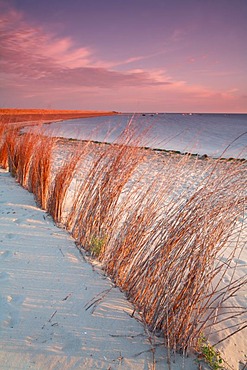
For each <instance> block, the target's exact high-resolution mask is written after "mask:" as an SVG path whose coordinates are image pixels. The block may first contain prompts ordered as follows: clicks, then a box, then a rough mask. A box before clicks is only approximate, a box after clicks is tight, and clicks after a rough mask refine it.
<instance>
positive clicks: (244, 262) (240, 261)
mask: <svg viewBox="0 0 247 370" xmlns="http://www.w3.org/2000/svg"><path fill="white" fill-rule="evenodd" d="M233 261H234V262H235V263H236V264H238V265H246V261H243V260H240V259H238V258H234V260H233Z"/></svg>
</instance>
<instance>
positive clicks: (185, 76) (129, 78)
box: [0, 0, 247, 113]
mask: <svg viewBox="0 0 247 370" xmlns="http://www.w3.org/2000/svg"><path fill="white" fill-rule="evenodd" d="M246 44H247V1H246V0H70V1H68V0H42V1H35V0H6V1H5V0H0V107H6V108H8V107H13V108H48V109H82V110H84V109H85V110H115V111H118V112H209V113H214V112H218V113H220V112H224V113H247V47H246Z"/></svg>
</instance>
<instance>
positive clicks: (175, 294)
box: [0, 128, 246, 350]
mask: <svg viewBox="0 0 247 370" xmlns="http://www.w3.org/2000/svg"><path fill="white" fill-rule="evenodd" d="M141 139H142V138H139V139H138V138H137V136H136V134H135V133H134V132H132V131H131V129H130V128H128V129H127V130H126V131H125V132H124V133H123V134H122V135H121V136H120V137H119V138H118V141H117V142H116V143H114V144H111V145H105V144H93V143H87V144H86V143H84V144H83V145H79V144H78V143H77V144H75V146H74V148H75V152H74V153H72V154H71V156H69V157H68V158H66V160H65V161H64V162H63V164H62V166H61V167H60V168H57V169H56V170H55V167H54V163H53V161H54V148H58V145H59V144H58V143H59V142H57V141H56V140H55V139H52V138H45V137H44V136H43V135H41V134H40V133H39V134H37V135H34V134H28V133H26V134H24V135H21V136H20V135H17V134H15V135H3V134H1V131H0V142H1V147H0V150H1V151H0V154H1V155H2V157H3V159H0V160H1V161H2V162H4V160H5V159H4V158H5V157H4V156H5V154H4V153H5V152H4V149H1V148H4V145H5V144H6V145H7V148H8V158H9V167H10V169H11V170H12V172H13V173H15V174H16V177H17V179H18V181H20V182H21V183H22V184H23V186H25V187H27V188H28V190H29V191H32V192H33V193H34V194H35V197H36V200H37V202H38V203H39V204H40V205H41V207H43V208H44V209H47V210H48V211H49V212H50V213H51V214H52V216H53V218H54V220H55V221H56V222H59V223H61V222H62V223H64V224H65V226H66V227H67V229H68V230H69V231H70V232H71V233H72V235H73V236H74V238H75V239H76V240H77V241H78V243H79V244H80V245H81V246H82V247H84V248H85V249H87V250H89V251H91V253H92V254H93V255H96V256H98V257H99V258H100V259H101V261H102V263H103V266H104V268H105V270H106V271H107V273H108V274H109V275H110V276H111V277H112V279H114V280H115V282H116V283H117V284H118V285H119V286H120V287H121V289H123V290H124V291H125V292H126V293H127V295H128V297H129V299H130V300H131V301H132V302H133V303H134V305H135V307H136V308H138V310H139V311H140V313H141V315H142V318H143V321H144V322H145V323H146V324H147V325H148V327H149V329H150V330H151V331H153V332H159V333H162V335H163V336H164V338H165V340H166V344H167V346H168V347H169V348H172V349H174V350H181V349H182V350H186V349H187V348H188V347H196V346H197V343H198V340H199V338H200V336H201V333H202V332H206V333H207V332H209V331H210V329H211V330H213V327H214V326H216V325H217V324H218V323H219V322H222V321H223V320H225V322H226V323H227V320H228V319H229V318H230V319H231V320H232V319H236V323H237V324H238V325H239V323H241V315H243V314H245V313H246V309H244V308H241V307H232V306H231V305H228V303H227V302H228V301H229V299H230V298H231V297H232V296H233V295H234V294H236V292H237V291H238V290H239V289H241V287H242V286H243V284H245V283H246V276H245V277H243V278H241V279H236V278H235V275H234V273H235V271H236V268H237V266H236V264H234V257H235V256H236V255H237V254H238V253H239V250H240V249H241V247H242V245H241V243H240V239H239V238H238V236H239V235H240V234H239V233H240V231H242V229H243V228H244V227H246V226H245V225H246V224H244V219H245V216H244V215H245V210H246V208H245V207H246V206H245V197H246V194H245V193H244V191H245V183H246V177H245V176H246V175H245V173H246V163H245V162H237V161H236V162H222V161H213V160H212V161H210V160H208V161H205V162H202V161H199V160H195V159H192V158H190V157H189V156H172V155H166V156H164V155H163V154H159V155H158V154H155V153H154V152H152V151H149V150H144V149H142V148H139V147H138V143H139V142H140V141H139V140H141ZM141 141H142V140H141ZM2 162H1V163H2ZM54 171H55V173H53V172H54ZM192 173H194V177H195V178H196V182H193V181H192V177H193V176H192ZM75 178H77V179H79V180H80V185H79V186H77V187H75V186H74V187H73V186H72V185H73V181H74V179H75ZM68 193H70V194H71V193H73V195H72V198H73V202H72V205H71V206H70V209H69V214H68V217H67V219H66V220H64V219H63V217H62V214H63V212H64V210H65V208H66V207H67V208H68V203H66V202H67V201H68ZM240 218H241V219H242V220H243V221H242V222H241V221H240ZM233 240H234V241H233ZM229 251H230V252H229ZM226 252H227V253H228V254H227V258H223V256H225V255H226ZM227 274H228V275H231V278H230V280H229V282H228V283H225V282H224V277H225V276H226V275H227ZM230 306H231V307H230ZM224 307H228V308H229V309H227V310H225V311H223V308H224ZM235 329H236V330H238V328H237V327H236V328H235V327H234V326H233V332H234V331H235Z"/></svg>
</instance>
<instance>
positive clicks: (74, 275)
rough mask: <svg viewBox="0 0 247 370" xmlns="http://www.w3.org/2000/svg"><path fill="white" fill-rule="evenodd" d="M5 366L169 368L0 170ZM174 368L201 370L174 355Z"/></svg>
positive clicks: (116, 299)
mask: <svg viewBox="0 0 247 370" xmlns="http://www.w3.org/2000/svg"><path fill="white" fill-rule="evenodd" d="M0 285H1V291H0V343H1V344H0V368H1V370H7V369H8V370H10V369H11V370H15V369H16V370H17V369H18V370H24V369H35V370H38V369H39V370H41V369H42V370H43V369H44V370H48V369H61V370H62V369H63V370H66V369H133V370H134V369H135V370H136V369H169V367H168V364H167V354H166V349H165V347H164V346H163V345H161V343H162V340H161V339H158V338H154V337H152V336H151V335H150V334H149V333H148V332H147V331H146V330H145V328H144V326H143V324H141V323H140V322H139V321H138V320H137V319H135V318H132V317H131V315H132V313H133V307H132V305H131V304H130V303H129V302H128V301H127V299H126V298H125V296H124V294H123V293H121V292H120V291H119V289H118V288H116V287H115V286H114V285H113V283H112V282H111V281H110V280H109V279H108V278H107V277H106V276H105V275H104V274H103V272H102V271H101V270H100V268H98V267H97V265H92V264H90V263H89V262H88V261H86V260H85V259H84V258H83V255H82V254H81V253H80V252H79V250H78V249H77V248H76V246H75V244H74V241H73V239H72V238H71V237H70V236H69V235H68V233H66V232H65V231H64V230H62V229H59V228H57V227H56V226H55V225H54V223H53V221H52V219H51V217H50V216H48V215H47V213H45V212H44V211H42V210H41V209H39V208H38V207H37V206H36V204H35V201H34V199H33V195H32V194H30V193H28V192H27V191H26V190H24V189H23V188H22V187H21V186H20V185H19V184H17V183H16V181H15V180H14V178H12V177H11V176H10V174H9V173H7V172H6V171H4V170H1V171H0ZM175 360H176V362H175V363H173V362H172V364H171V367H170V368H171V369H174V370H179V369H187V370H193V369H197V368H198V367H197V364H196V363H195V362H194V359H193V358H192V357H190V358H185V359H184V358H182V357H181V356H179V355H176V359H175Z"/></svg>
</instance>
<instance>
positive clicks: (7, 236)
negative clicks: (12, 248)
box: [5, 233, 16, 239]
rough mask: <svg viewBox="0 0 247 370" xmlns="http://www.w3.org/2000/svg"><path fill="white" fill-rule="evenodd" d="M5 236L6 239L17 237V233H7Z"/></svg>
mask: <svg viewBox="0 0 247 370" xmlns="http://www.w3.org/2000/svg"><path fill="white" fill-rule="evenodd" d="M5 238H6V239H15V238H16V235H15V234H12V233H10V234H6V236H5Z"/></svg>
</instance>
